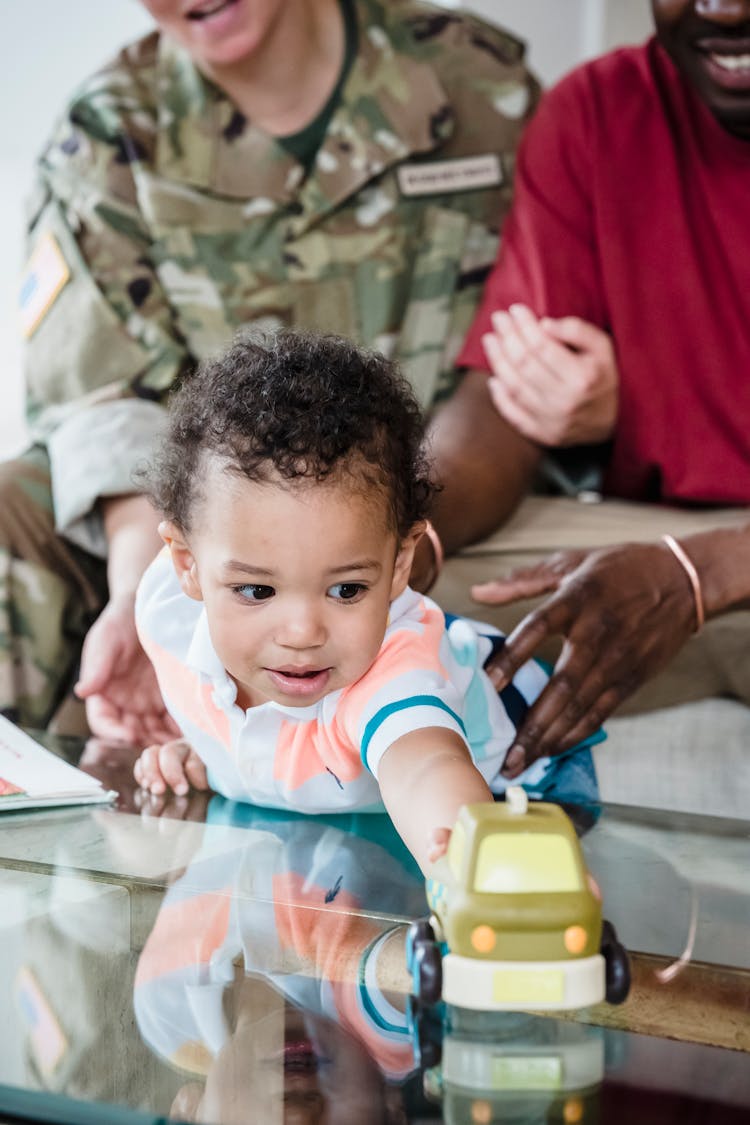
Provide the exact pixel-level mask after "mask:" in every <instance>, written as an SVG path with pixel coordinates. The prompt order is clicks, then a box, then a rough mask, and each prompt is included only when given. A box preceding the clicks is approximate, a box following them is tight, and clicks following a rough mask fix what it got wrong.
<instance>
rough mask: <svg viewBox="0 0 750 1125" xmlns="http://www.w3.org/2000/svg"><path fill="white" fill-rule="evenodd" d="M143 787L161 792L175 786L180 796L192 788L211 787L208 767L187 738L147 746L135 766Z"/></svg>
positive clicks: (153, 791)
mask: <svg viewBox="0 0 750 1125" xmlns="http://www.w3.org/2000/svg"><path fill="white" fill-rule="evenodd" d="M133 773H134V775H135V780H136V781H137V782H138V784H139V785H140V786H141V788H142V789H148V790H149V792H151V793H155V794H157V795H160V794H162V793H165V792H166V791H167V789H168V788H169V789H172V791H173V792H174V793H176V794H177V795H178V796H183V795H184V794H185V793H187V791H188V789H189V788H190V786H192V787H193V789H208V777H207V776H206V767H205V766H204V764H203V762H202V761H201V759H200V758H199V757H198V755H197V754H196V752H195V750H193V748H192V747H191V746H190V745H189V743H187V742H186V741H185V740H184V738H175V739H173V740H172V741H171V742H164V743H162V744H161V745H158V744H157V745H155V746H147V747H146V749H145V750H144V751H143V753H142V754H141V756H140V758H139V759H138V761H137V762H136V763H135V766H134V768H133Z"/></svg>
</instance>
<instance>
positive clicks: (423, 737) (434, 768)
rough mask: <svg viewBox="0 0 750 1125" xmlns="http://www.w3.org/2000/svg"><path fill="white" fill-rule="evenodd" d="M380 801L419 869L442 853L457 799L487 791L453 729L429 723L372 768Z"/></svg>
mask: <svg viewBox="0 0 750 1125" xmlns="http://www.w3.org/2000/svg"><path fill="white" fill-rule="evenodd" d="M378 781H379V783H380V793H381V796H382V798H383V803H384V804H385V807H386V809H387V810H388V812H389V814H390V817H391V819H392V821H393V823H394V825H395V826H396V828H397V829H398V831H399V833H400V834H401V836H402V838H403V840H404V843H405V844H406V846H407V847H408V848H409V850H410V851H411V853H412V855H413V856H414V858H415V859H416V860H417V862H418V863H419V865H420V867H421V868H422V870H423V871H425V870H426V869H427V867H429V865H430V864H431V863H434V861H435V860H436V859H437V858H438V856H440V855H441V854H442V852H443V851H444V850H445V848H446V846H447V842H448V839H449V837H450V830H451V829H452V828H453V825H454V824H455V821H456V817H457V815H458V810H459V809H460V808H461V806H462V805H471V804H474V803H476V802H477V801H491V800H492V799H493V798H492V793H491V792H490V790H489V787H488V785H487V783H486V781H485V780H484V778H483V777H482V775H481V774H480V772H479V770H478V769H477V768H476V766H475V765H474V763H473V762H472V760H471V755H470V754H469V751H468V749H467V747H466V744H465V743H464V742H463V740H462V739H461V738H460V737H459V735H458V734H456V732H455V731H452V730H447V729H446V728H444V727H429V728H427V729H425V730H416V731H412V732H411V733H410V734H405V735H403V736H402V737H401V738H399V739H397V741H396V742H394V743H393V745H392V746H390V747H389V748H388V750H386V752H385V754H384V755H383V758H382V760H381V762H380V767H379V769H378Z"/></svg>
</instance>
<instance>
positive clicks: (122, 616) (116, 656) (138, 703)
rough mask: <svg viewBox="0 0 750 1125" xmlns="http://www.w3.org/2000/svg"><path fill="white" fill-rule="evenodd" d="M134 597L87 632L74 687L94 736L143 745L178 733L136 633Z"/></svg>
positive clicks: (116, 602)
mask: <svg viewBox="0 0 750 1125" xmlns="http://www.w3.org/2000/svg"><path fill="white" fill-rule="evenodd" d="M134 603H135V596H134V595H127V596H124V597H120V598H113V599H111V600H110V601H109V602H108V603H107V605H106V606H105V607H104V609H103V611H102V613H101V614H100V615H99V617H98V618H97V620H96V621H95V622H94V624H93V625H92V626H91V628H90V629H89V632H88V634H87V636H86V640H85V641H84V643H83V651H82V653H81V673H80V676H79V679H78V683H77V684H76V686H75V693H76V695H77V696H78V697H79V699H85V700H86V718H87V720H88V724H89V728H90V730H91V733H92V734H93V735H96V736H98V737H99V738H103V739H105V740H108V741H111V740H113V739H114V740H116V741H120V742H128V743H130V744H131V745H135V746H145V745H147V744H148V743H152V742H164V741H166V740H168V739H171V738H174V737H175V735H177V734H179V730H178V728H177V727H176V725H175V723H174V721H173V720H172V718H171V717H170V715H169V713H168V712H167V709H166V707H165V705H164V700H163V699H162V696H161V692H160V690H159V685H158V683H157V682H156V675H155V673H154V669H153V667H152V666H151V661H150V660H149V658H148V657H147V656H146V653H145V652H144V651H143V649H142V647H141V642H140V641H139V640H138V634H137V633H136V628H135V611H134Z"/></svg>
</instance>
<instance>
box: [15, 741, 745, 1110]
mask: <svg viewBox="0 0 750 1125" xmlns="http://www.w3.org/2000/svg"><path fill="white" fill-rule="evenodd" d="M53 748H56V749H57V750H58V751H63V752H64V753H65V755H66V756H67V757H68V758H69V759H70V760H73V761H76V760H78V758H79V755H80V752H81V747H80V746H78V745H77V744H74V743H70V744H57V745H56V746H55V747H53ZM132 757H133V754H132V753H131V752H130V751H128V750H126V749H125V748H117V747H107V746H103V745H101V744H99V743H90V744H89V745H88V746H87V747H86V749H85V751H84V753H83V755H82V757H81V758H80V762H81V764H82V766H83V767H84V768H87V769H89V770H91V772H94V773H97V774H98V775H99V776H100V777H101V778H102V780H104V781H105V783H106V784H107V785H109V786H111V787H112V788H116V789H119V790H120V793H121V797H120V801H119V804H118V806H117V807H115V808H112V809H109V808H108V809H91V808H82V809H60V810H56V811H55V810H50V811H45V812H42V813H36V812H35V813H22V812H19V813H16V814H11V815H9V816H6V817H5V818H3V820H2V821H1V822H0V882H1V884H2V886H1V888H0V892H1V893H2V900H3V904H4V909H3V912H2V919H0V926H2V929H3V951H4V957H3V967H2V978H3V979H2V980H1V981H0V985H1V986H2V988H3V995H4V996H6V997H8V998H9V999H10V1003H7V1004H6V1009H5V1010H6V1018H5V1020H4V1021H3V1026H2V1030H0V1084H2V1089H0V1112H1V1113H2V1114H4V1115H5V1116H6V1117H7V1116H9V1115H10V1114H12V1113H14V1114H16V1115H17V1119H19V1120H46V1121H58V1122H68V1121H71V1122H73V1121H76V1122H78V1121H91V1122H96V1123H97V1125H102V1123H106V1122H108V1121H112V1122H115V1121H122V1122H123V1123H125V1122H132V1123H133V1125H136V1123H137V1122H139V1121H141V1122H146V1121H156V1120H162V1119H165V1118H171V1119H173V1120H182V1121H201V1122H207V1123H216V1125H234V1122H238V1123H239V1122H242V1123H243V1125H244V1123H246V1122H250V1123H254V1122H256V1121H257V1122H259V1123H261V1122H263V1123H265V1122H279V1123H281V1122H308V1121H309V1122H339V1121H340V1122H353V1123H359V1122H364V1123H367V1122H370V1121H372V1122H391V1121H392V1122H403V1121H415V1122H416V1121H423V1120H438V1121H439V1120H446V1121H464V1120H465V1121H469V1122H484V1121H486V1122H491V1121H495V1120H497V1121H539V1122H547V1121H570V1122H572V1121H586V1122H589V1121H601V1122H603V1123H607V1122H613V1123H614V1122H620V1121H623V1122H624V1121H626V1120H627V1121H628V1122H632V1121H634V1120H635V1121H641V1120H643V1121H647V1120H653V1121H659V1122H660V1123H661V1122H667V1123H669V1122H671V1121H673V1120H674V1121H675V1122H677V1121H680V1122H682V1121H687V1120H691V1121H692V1120H694V1121H709V1122H713V1121H716V1122H717V1123H719V1122H721V1125H727V1123H728V1125H733V1122H734V1121H735V1120H736V1121H740V1120H748V1119H749V1115H750V1060H749V1059H748V1055H747V1054H746V1053H744V1052H747V1051H750V1032H749V1030H748V1029H749V1028H750V1019H749V1018H748V1017H749V1015H750V1004H749V998H750V984H749V983H748V982H749V978H750V972H748V969H750V965H749V964H748V961H749V960H750V939H749V938H748V935H749V934H750V893H749V892H748V890H747V884H746V872H747V870H748V869H750V825H748V824H745V823H742V824H740V823H738V822H731V821H726V820H724V821H714V820H711V819H709V818H700V817H686V816H680V815H678V814H667V813H665V814H659V813H656V812H649V813H648V814H645V813H642V812H639V811H638V810H631V809H624V808H617V807H613V806H609V807H606V806H604V807H596V808H588V809H579V810H574V813H575V818H576V823H577V826H578V828H579V831H580V832H581V834H582V843H583V847H584V851H585V853H586V859H587V863H588V864H589V866H590V868H591V870H592V872H593V873H594V874H595V876H596V878H597V880H598V881H599V883H600V885H601V887H602V890H603V894H604V901H605V904H606V909H607V913H608V915H609V916H611V917H612V918H613V921H615V923H616V925H617V928H618V931H619V933H620V937H621V938H622V940H623V941H624V943H625V944H626V945H627V947H628V948H629V950H630V952H631V954H632V956H633V977H634V984H633V992H632V995H631V996H630V998H629V999H628V1001H627V1002H626V1004H625V1005H623V1007H622V1008H621V1009H615V1010H612V1009H606V1008H605V1007H604V1006H603V1005H601V1006H596V1007H594V1008H590V1009H587V1010H584V1011H581V1012H574V1013H570V1014H569V1015H566V1017H565V1018H564V1019H562V1020H553V1019H551V1018H549V1017H544V1018H542V1017H531V1016H528V1015H526V1014H524V1013H514V1014H513V1015H512V1016H511V1015H510V1014H508V1013H495V1014H494V1016H492V1017H490V1016H488V1015H486V1014H484V1013H473V1014H470V1013H465V1012H462V1010H461V1009H459V1008H453V1009H450V1010H446V1011H441V1010H438V1013H437V1014H435V1013H433V1015H432V1017H431V1021H432V1022H431V1025H430V1027H428V1029H427V1031H426V1032H425V1029H424V1027H422V1028H417V1029H416V1033H417V1035H420V1034H421V1035H423V1036H424V1035H428V1037H429V1036H431V1037H432V1039H433V1040H434V1041H435V1042H437V1043H439V1044H440V1049H441V1050H442V1052H443V1054H442V1062H441V1063H440V1064H438V1065H433V1064H435V1059H434V1058H428V1057H425V1058H424V1059H423V1062H424V1063H425V1064H427V1063H430V1064H431V1065H424V1066H422V1067H421V1068H420V1067H419V1066H417V1061H416V1058H415V1052H414V1034H415V1027H414V1020H413V1019H412V1020H411V1021H410V1012H409V1000H408V995H407V994H408V991H409V987H410V982H409V978H408V974H407V973H406V968H405V957H404V948H405V934H406V929H407V923H408V921H409V920H410V919H412V918H414V917H417V916H419V915H421V914H423V913H424V910H425V900H424V884H423V881H422V878H421V875H420V873H419V871H418V869H417V867H416V865H415V864H414V862H413V861H412V860H411V857H410V856H409V855H408V853H407V852H406V850H405V849H404V847H403V845H402V844H401V842H400V841H399V840H398V838H397V837H396V836H395V834H394V832H393V830H392V829H391V827H390V825H389V823H388V821H387V819H386V818H385V817H384V816H379V815H360V816H358V817H351V816H348V817H330V818H319V817H303V816H291V815H289V814H280V813H278V812H275V811H273V810H263V809H258V808H254V807H251V806H240V805H236V804H233V803H231V802H227V801H225V800H223V799H221V798H218V797H212V796H210V795H205V794H201V795H194V796H193V797H191V798H187V799H173V800H172V801H171V802H165V801H164V800H157V801H155V800H153V799H152V798H148V797H144V796H143V795H141V794H139V793H138V792H137V791H136V789H135V786H134V785H133V784H132V782H130V780H129V767H130V765H131V764H132ZM493 1020H494V1021H495V1022H494V1023H493ZM419 1053H420V1052H419V1051H418V1052H417V1055H419ZM467 1083H468V1085H467ZM87 1114H88V1116H86V1115H87ZM576 1114H579V1116H575V1115H576ZM690 1114H693V1116H692V1117H691V1116H690Z"/></svg>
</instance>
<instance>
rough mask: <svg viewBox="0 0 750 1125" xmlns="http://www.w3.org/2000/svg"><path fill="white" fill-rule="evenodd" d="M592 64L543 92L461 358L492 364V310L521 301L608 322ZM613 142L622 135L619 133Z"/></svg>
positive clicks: (551, 312)
mask: <svg viewBox="0 0 750 1125" xmlns="http://www.w3.org/2000/svg"><path fill="white" fill-rule="evenodd" d="M590 86H591V81H590V77H589V75H588V74H587V72H586V71H585V70H579V71H575V72H573V74H571V75H569V76H568V77H567V78H565V79H563V81H562V82H561V83H559V84H558V85H557V86H556V87H554V88H553V89H552V90H550V91H549V93H547V94H546V95H545V96H544V98H543V99H542V101H541V103H540V105H539V109H538V110H537V112H536V114H535V116H534V118H533V119H532V121H531V123H530V125H529V126H528V128H527V130H526V133H525V135H524V139H523V142H522V144H521V147H520V149H519V153H518V159H517V163H516V173H515V184H514V201H513V207H512V210H511V213H510V215H509V217H508V219H507V221H506V223H505V226H504V228H503V233H502V239H501V242H500V247H499V251H498V256H497V260H496V261H495V265H494V266H493V268H492V271H491V273H490V275H489V277H488V279H487V282H486V284H485V289H484V295H483V298H482V302H481V305H480V307H479V311H478V312H477V315H476V317H475V319H474V323H473V324H472V326H471V328H470V330H469V333H468V335H467V337H466V340H465V342H464V346H463V349H462V351H461V353H460V355H459V357H458V361H457V362H458V364H459V365H461V366H466V367H478V368H482V369H484V370H488V364H487V360H486V359H485V355H484V349H483V348H482V339H481V338H482V335H483V334H484V333H485V332H488V331H489V330H490V328H491V324H490V314H491V313H492V312H494V311H495V310H496V309H505V308H507V307H508V306H509V305H511V304H513V303H514V302H516V301H519V302H522V303H523V304H526V305H528V306H529V307H530V308H531V309H532V310H533V311H534V312H535V313H536V314H537V315H538V316H554V317H559V316H568V315H574V316H580V317H582V318H584V319H585V320H588V321H591V322H592V323H594V324H597V325H599V326H600V327H606V320H607V317H606V310H605V302H604V294H603V291H602V281H601V269H600V263H599V254H598V249H597V229H596V226H597V217H596V214H595V213H594V202H593V201H594V199H595V197H596V196H595V190H594V177H595V176H596V168H595V167H594V166H593V161H592V159H591V152H592V129H593V128H594V125H593V109H594V102H595V92H594V91H593V90H591V89H589V87H590ZM613 143H616V142H615V139H613Z"/></svg>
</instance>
